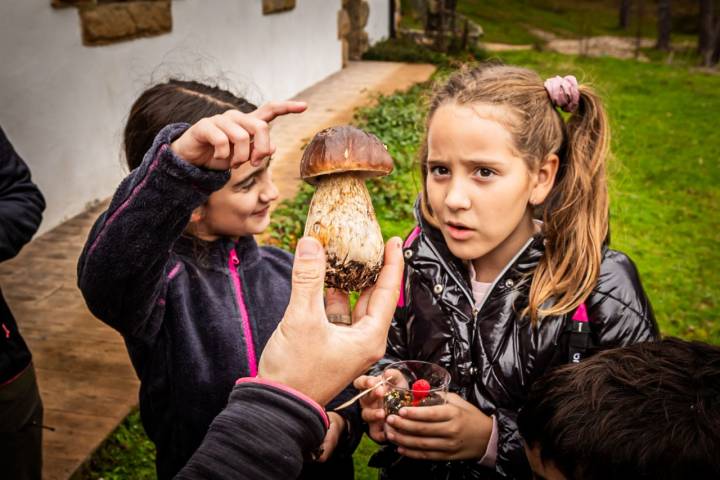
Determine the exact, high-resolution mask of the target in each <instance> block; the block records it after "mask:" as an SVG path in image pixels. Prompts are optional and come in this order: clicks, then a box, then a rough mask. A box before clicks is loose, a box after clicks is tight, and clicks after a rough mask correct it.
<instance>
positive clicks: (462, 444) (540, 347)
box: [355, 65, 658, 479]
mask: <svg viewBox="0 0 720 480" xmlns="http://www.w3.org/2000/svg"><path fill="white" fill-rule="evenodd" d="M558 108H561V109H563V110H565V111H566V112H568V113H569V114H570V115H569V116H568V118H567V120H565V119H564V118H563V115H561V114H560V112H559V111H558V110H557V109H558ZM609 143H610V132H609V126H608V120H607V116H606V113H605V110H604V109H603V107H602V104H601V102H600V99H599V98H598V96H597V95H596V94H595V93H594V92H593V90H592V89H591V88H589V87H587V86H584V85H578V83H577V81H576V79H575V78H574V77H571V76H567V77H564V78H561V77H555V78H553V79H550V80H548V81H546V82H543V81H542V80H541V79H540V77H539V76H538V75H537V74H536V73H535V72H533V71H530V70H527V69H524V68H517V67H512V66H501V65H484V66H481V67H477V68H471V69H463V70H461V71H459V72H457V73H455V74H453V75H452V76H451V77H450V78H449V79H448V80H447V82H446V83H445V84H443V85H442V86H440V87H439V88H438V89H437V90H436V92H435V93H434V95H433V97H432V99H431V102H430V109H429V114H428V120H427V133H426V139H425V141H424V143H423V146H422V153H421V158H420V161H421V171H422V178H423V191H422V193H421V195H420V198H419V202H418V205H417V208H416V217H417V218H418V222H419V226H418V227H416V228H415V229H414V230H413V232H412V233H411V234H410V236H409V238H408V239H407V240H406V242H405V246H404V249H405V259H406V264H405V283H404V289H403V291H402V294H401V300H400V302H399V304H398V309H397V310H396V314H395V318H394V320H393V324H392V327H391V330H390V335H389V338H388V348H387V352H386V358H385V359H384V360H383V361H382V362H381V363H380V365H379V368H378V370H379V369H380V368H382V367H383V366H385V365H387V364H389V363H390V362H393V361H397V360H401V359H402V360H406V359H407V360H409V359H414V360H426V361H430V362H435V363H438V364H440V365H442V366H443V367H445V368H446V369H447V370H448V371H449V372H450V373H451V377H452V383H451V386H450V388H451V391H452V393H451V394H450V395H449V398H448V403H447V404H446V405H441V406H430V407H421V408H412V407H409V408H404V409H401V410H400V412H399V415H391V416H389V417H387V418H386V417H385V413H384V411H383V409H382V394H383V392H382V388H379V389H377V390H376V392H374V395H369V396H367V397H365V398H364V399H363V400H362V405H363V412H362V416H363V418H364V419H365V420H366V421H367V422H368V423H369V429H370V430H369V431H370V436H371V437H372V438H373V439H375V440H377V441H381V442H384V441H389V442H391V444H392V445H391V446H388V447H385V449H384V450H383V451H382V452H381V454H380V455H377V456H376V457H375V458H374V460H373V462H374V464H376V465H377V466H380V467H384V471H383V474H382V478H393V479H395V478H397V479H400V478H432V479H446V478H453V479H465V478H472V479H475V478H496V477H498V478H503V477H510V478H530V475H531V473H530V470H529V468H528V465H527V461H526V459H525V455H524V453H523V446H522V441H521V439H520V436H519V434H518V430H517V424H516V417H517V412H518V409H519V408H520V407H521V405H522V404H523V402H524V400H525V398H526V396H527V393H528V389H529V387H530V385H531V384H532V382H533V380H534V379H536V378H538V377H539V376H541V375H542V374H543V373H544V372H546V371H548V370H550V369H552V368H553V367H555V366H557V365H560V364H562V363H566V362H577V361H579V360H580V359H581V358H582V357H583V355H585V354H586V353H587V351H588V350H589V349H590V348H592V347H613V346H621V345H627V344H631V343H635V342H642V341H647V340H653V339H656V338H657V337H658V328H657V325H656V323H655V319H654V317H653V313H652V309H651V307H650V302H649V301H648V299H647V297H646V295H645V292H644V291H643V288H642V285H641V283H640V279H639V277H638V273H637V271H636V269H635V266H634V264H633V263H632V261H631V260H630V259H629V258H628V257H627V256H626V255H624V254H623V253H621V252H618V251H615V250H611V249H609V248H608V239H609V234H608V232H609V229H608V195H607V185H606V178H605V163H606V159H607V158H608V155H609V152H608V149H609ZM378 381H379V377H368V376H365V377H360V378H359V379H357V380H356V382H355V385H356V386H357V387H358V388H368V387H370V386H373V385H375V384H376V383H377V382H378ZM420 460H433V462H427V461H420Z"/></svg>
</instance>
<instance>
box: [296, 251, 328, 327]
mask: <svg viewBox="0 0 720 480" xmlns="http://www.w3.org/2000/svg"><path fill="white" fill-rule="evenodd" d="M324 284H325V252H324V251H323V248H322V245H320V242H318V241H317V240H315V239H314V238H312V237H302V238H301V239H300V241H299V242H298V244H297V248H296V249H295V261H294V263H293V270H292V292H291V293H290V304H289V305H288V309H287V310H288V311H294V312H296V313H298V314H300V315H303V316H304V315H307V314H308V313H311V312H312V313H316V315H313V316H318V315H319V312H323V314H324V312H325V306H324V302H323V285H324Z"/></svg>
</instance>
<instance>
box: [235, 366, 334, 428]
mask: <svg viewBox="0 0 720 480" xmlns="http://www.w3.org/2000/svg"><path fill="white" fill-rule="evenodd" d="M241 383H259V384H261V385H268V386H270V387H273V388H276V389H278V390H280V391H283V392H285V393H288V394H290V395H292V396H293V397H295V398H297V399H298V400H301V401H303V402H305V403H307V404H308V405H310V406H311V407H312V408H314V409H315V410H317V412H318V413H319V414H320V416H321V417H322V419H323V423H325V428H329V427H330V419H328V416H327V413H325V409H324V408H323V407H322V406H321V405H320V404H319V403H317V402H316V401H315V400H313V399H312V398H310V397H308V396H307V395H305V394H304V393H302V392H300V391H298V390H295V389H294V388H292V387H288V386H287V385H285V384H283V383H280V382H276V381H274V380H268V379H267V378H260V377H253V378H250V377H243V378H238V380H237V381H236V382H235V385H239V384H241Z"/></svg>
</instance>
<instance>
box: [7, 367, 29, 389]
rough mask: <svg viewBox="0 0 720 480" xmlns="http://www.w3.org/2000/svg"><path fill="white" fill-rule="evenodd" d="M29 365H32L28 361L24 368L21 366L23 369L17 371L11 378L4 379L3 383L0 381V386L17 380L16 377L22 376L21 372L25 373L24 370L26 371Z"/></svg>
mask: <svg viewBox="0 0 720 480" xmlns="http://www.w3.org/2000/svg"><path fill="white" fill-rule="evenodd" d="M30 365H32V363H28V364H27V366H26V367H25V368H23V369H22V370H21V371H20V373H18V374H17V375H15V376H14V377H12V378H10V379H8V380H5V381H4V382H3V383H0V387H4V386H5V385H10V384H11V383H12V382H14V381H15V380H17V379H18V378H20V377H22V375H23V373H25V372H27V371H28V368H30Z"/></svg>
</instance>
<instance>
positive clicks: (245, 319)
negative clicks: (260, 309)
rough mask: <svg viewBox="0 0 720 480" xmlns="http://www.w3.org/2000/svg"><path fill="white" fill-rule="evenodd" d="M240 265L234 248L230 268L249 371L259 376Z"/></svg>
mask: <svg viewBox="0 0 720 480" xmlns="http://www.w3.org/2000/svg"><path fill="white" fill-rule="evenodd" d="M238 265H240V259H239V258H238V256H237V252H236V251H235V249H234V248H233V249H232V250H230V259H229V261H228V266H229V267H230V277H231V278H232V281H233V286H234V287H235V298H236V299H237V305H238V311H239V313H240V322H241V323H242V329H243V336H244V337H245V352H246V353H247V363H248V369H249V370H250V376H251V377H256V376H257V358H256V356H255V343H254V342H253V335H252V329H251V328H250V315H248V311H247V308H246V306H245V299H244V298H243V293H242V282H241V281H240V274H239V273H238V268H237V267H238Z"/></svg>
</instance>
